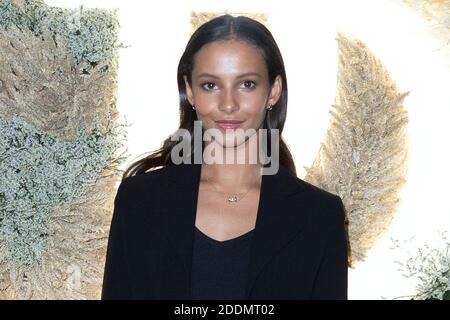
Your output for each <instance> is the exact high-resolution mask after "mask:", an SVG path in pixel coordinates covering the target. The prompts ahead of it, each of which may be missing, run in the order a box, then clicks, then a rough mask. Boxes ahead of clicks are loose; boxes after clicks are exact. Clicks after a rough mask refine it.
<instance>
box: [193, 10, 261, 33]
mask: <svg viewBox="0 0 450 320" xmlns="http://www.w3.org/2000/svg"><path fill="white" fill-rule="evenodd" d="M224 14H230V15H232V16H246V17H249V18H252V19H254V20H256V21H258V22H261V23H262V24H264V25H266V24H267V14H264V13H238V12H228V11H224V12H197V11H192V12H191V31H190V35H192V34H193V33H194V31H195V30H197V29H198V27H200V26H201V25H202V24H204V23H205V22H207V21H209V20H211V19H213V18H216V17H218V16H221V15H224Z"/></svg>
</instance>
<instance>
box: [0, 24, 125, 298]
mask: <svg viewBox="0 0 450 320" xmlns="http://www.w3.org/2000/svg"><path fill="white" fill-rule="evenodd" d="M43 28H44V30H45V32H44V33H43V36H42V37H36V36H34V35H33V34H32V33H31V31H29V30H27V29H24V30H20V29H18V28H16V27H14V26H11V27H10V28H8V30H7V31H5V30H4V29H3V28H0V53H1V59H0V113H1V114H2V116H4V117H8V118H9V117H11V116H13V115H19V116H21V117H22V118H24V119H25V120H26V121H27V122H29V123H31V124H33V125H35V126H36V127H38V128H40V129H42V130H45V131H47V132H49V133H51V134H52V135H53V136H55V137H57V138H59V139H64V140H72V139H73V138H74V136H75V134H76V133H77V132H78V130H79V128H80V125H81V124H84V125H85V126H86V127H87V128H88V129H89V130H91V129H92V124H93V120H94V118H95V117H96V116H97V119H98V121H99V124H100V126H101V127H103V128H105V131H106V128H111V126H112V125H113V122H115V120H116V119H117V116H118V114H117V110H116V109H115V104H114V101H115V96H116V88H117V79H116V78H117V72H116V69H115V66H112V67H111V66H110V68H109V70H108V71H107V72H102V71H100V70H99V68H94V69H91V70H92V71H91V73H90V74H89V75H84V74H80V73H81V72H80V71H81V70H83V68H84V67H85V66H86V65H85V64H84V63H81V64H79V65H77V64H76V62H75V60H74V58H73V56H71V55H70V54H69V53H68V51H67V49H66V47H65V45H64V41H63V39H61V38H60V37H59V36H56V37H55V38H53V37H52V35H51V34H50V33H49V32H48V30H47V29H46V28H45V26H43ZM99 67H100V65H99ZM107 115H108V116H107ZM115 165H116V164H115V163H114V164H112V165H111V168H113V167H114V166H115ZM111 168H108V169H107V170H105V172H104V173H103V174H102V176H101V177H99V179H98V180H97V181H96V184H95V185H89V186H86V188H87V192H86V194H87V195H88V196H87V197H84V198H82V199H81V198H80V199H78V200H76V201H75V202H71V203H70V204H64V205H62V204H61V205H59V206H57V207H55V208H54V209H53V210H52V212H51V213H50V215H49V218H48V219H49V220H48V225H49V229H50V232H51V234H50V236H49V241H50V243H49V246H48V250H47V251H46V253H45V254H44V255H43V256H42V257H41V259H40V262H39V263H38V264H36V265H33V266H23V265H17V264H15V263H14V261H10V260H8V258H7V257H6V252H7V250H6V248H4V246H5V243H1V242H0V262H1V263H0V299H98V298H99V297H100V291H101V283H102V278H103V268H104V260H105V254H106V244H107V237H108V231H109V224H110V221H111V214H112V209H113V208H112V206H113V199H114V194H115V191H114V190H115V189H116V188H115V187H116V183H117V178H115V177H114V176H111V175H110V174H111V170H112V169H111Z"/></svg>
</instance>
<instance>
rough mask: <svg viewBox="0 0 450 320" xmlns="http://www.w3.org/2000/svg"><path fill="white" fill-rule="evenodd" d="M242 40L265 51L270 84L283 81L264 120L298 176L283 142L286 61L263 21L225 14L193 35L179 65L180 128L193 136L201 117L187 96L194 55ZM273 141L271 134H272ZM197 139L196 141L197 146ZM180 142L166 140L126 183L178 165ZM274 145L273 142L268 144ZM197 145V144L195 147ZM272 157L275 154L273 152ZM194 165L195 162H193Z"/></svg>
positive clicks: (282, 159)
mask: <svg viewBox="0 0 450 320" xmlns="http://www.w3.org/2000/svg"><path fill="white" fill-rule="evenodd" d="M231 39H235V40H240V41H244V42H246V43H249V44H251V45H253V46H255V47H256V48H258V49H259V51H260V52H261V54H262V56H263V58H264V61H265V63H266V66H267V70H268V75H269V83H270V86H272V85H273V83H274V81H275V78H276V77H277V75H280V76H281V79H282V92H281V96H280V99H279V100H278V101H277V103H276V104H275V105H273V107H272V110H267V109H266V110H267V111H266V115H265V118H264V125H263V128H264V129H267V130H268V132H269V133H270V129H278V130H279V138H280V140H279V161H280V165H283V166H284V167H286V168H287V169H288V170H289V171H290V173H291V174H293V175H294V176H297V173H296V168H295V164H294V161H293V159H292V155H291V153H290V151H289V148H288V146H287V145H286V143H285V142H284V141H283V138H282V132H283V127H284V122H285V120H286V112H287V97H288V89H287V80H286V71H285V68H284V62H283V58H282V56H281V53H280V49H279V48H278V45H277V44H276V42H275V39H274V38H273V36H272V34H271V33H270V31H269V30H268V29H267V28H266V27H265V26H264V25H263V24H262V23H260V22H258V21H256V20H253V19H251V18H248V17H245V16H238V17H234V16H231V15H229V14H225V15H222V16H219V17H216V18H214V19H211V20H210V21H208V22H206V23H204V24H203V25H201V26H200V27H199V28H198V29H197V30H196V31H195V32H194V33H193V34H192V36H191V38H190V39H189V42H188V43H187V45H186V49H185V51H184V53H183V55H182V56H181V59H180V62H179V64H178V74H177V78H178V92H179V97H180V125H179V129H186V130H188V131H189V133H190V134H191V137H192V136H193V133H194V121H196V120H198V119H197V114H196V112H195V110H194V109H193V108H192V105H191V104H190V103H189V101H188V99H187V95H186V86H185V82H184V79H183V76H184V75H186V77H187V80H188V82H189V84H190V85H192V70H193V67H194V56H195V54H196V53H197V52H198V51H199V50H200V48H202V47H203V46H204V45H205V44H207V43H210V42H213V41H217V40H231ZM268 137H269V139H270V134H268ZM193 141H194V139H192V144H193ZM177 143H178V141H173V139H171V136H169V137H168V138H167V139H166V140H164V142H163V144H162V147H161V148H159V149H157V150H156V151H153V152H152V153H151V154H150V155H148V156H146V157H145V158H142V159H140V160H138V161H136V162H134V163H132V164H131V165H130V166H129V167H128V168H127V169H126V170H125V172H124V174H123V176H122V180H124V179H125V178H127V177H130V176H134V175H138V174H143V173H146V172H148V171H150V170H152V169H154V168H155V169H156V168H157V167H165V166H171V165H175V164H174V163H173V162H172V160H171V157H170V155H171V151H172V148H173V147H174V146H175V145H176V144H177ZM268 145H269V146H270V140H269V142H268ZM192 146H193V145H192ZM191 150H192V151H191V152H192V153H191V159H193V152H194V148H193V147H192V148H191ZM267 153H268V154H269V153H270V154H271V153H272V152H271V150H270V149H269V150H268V152H267ZM191 163H192V162H191Z"/></svg>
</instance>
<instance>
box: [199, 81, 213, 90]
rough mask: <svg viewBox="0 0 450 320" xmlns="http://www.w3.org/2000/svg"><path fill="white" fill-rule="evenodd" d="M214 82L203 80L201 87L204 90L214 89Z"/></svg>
mask: <svg viewBox="0 0 450 320" xmlns="http://www.w3.org/2000/svg"><path fill="white" fill-rule="evenodd" d="M214 86H215V84H214V83H213V82H205V83H203V84H202V88H203V89H205V90H206V91H210V90H214Z"/></svg>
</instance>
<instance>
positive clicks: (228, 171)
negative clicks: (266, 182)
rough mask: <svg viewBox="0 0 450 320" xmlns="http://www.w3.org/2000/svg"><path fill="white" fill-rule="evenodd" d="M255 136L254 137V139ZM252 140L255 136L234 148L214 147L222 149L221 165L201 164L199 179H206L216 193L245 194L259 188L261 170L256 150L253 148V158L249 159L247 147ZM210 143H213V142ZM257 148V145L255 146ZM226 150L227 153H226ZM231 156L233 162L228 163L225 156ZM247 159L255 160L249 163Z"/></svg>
mask: <svg viewBox="0 0 450 320" xmlns="http://www.w3.org/2000/svg"><path fill="white" fill-rule="evenodd" d="M255 136H256V137H255ZM252 139H257V135H254V136H252V137H250V138H249V139H248V140H247V141H245V142H244V143H242V144H241V145H239V146H237V147H234V148H225V147H223V146H219V145H217V144H216V145H214V146H213V148H215V147H217V148H223V155H224V157H225V159H224V161H222V162H223V163H213V162H211V161H208V163H205V161H203V163H202V169H201V179H202V180H203V181H205V180H206V179H208V181H209V182H212V183H213V184H214V186H215V187H216V189H218V191H223V192H235V193H240V192H245V191H247V190H249V189H252V188H259V187H260V185H261V169H262V166H261V164H260V161H259V158H258V157H256V155H258V148H255V150H254V152H256V154H254V155H253V156H254V157H249V155H250V150H251V148H249V147H248V145H249V144H250V142H251V140H252ZM210 143H215V142H214V141H212V142H210ZM256 145H258V146H259V144H256ZM226 149H228V151H226ZM227 152H228V153H227ZM227 154H228V155H230V154H233V155H234V157H233V158H231V159H232V160H234V161H228V160H229V159H228V158H227V156H226V155H227ZM249 159H256V160H257V161H256V163H254V162H255V161H254V160H252V161H249Z"/></svg>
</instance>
